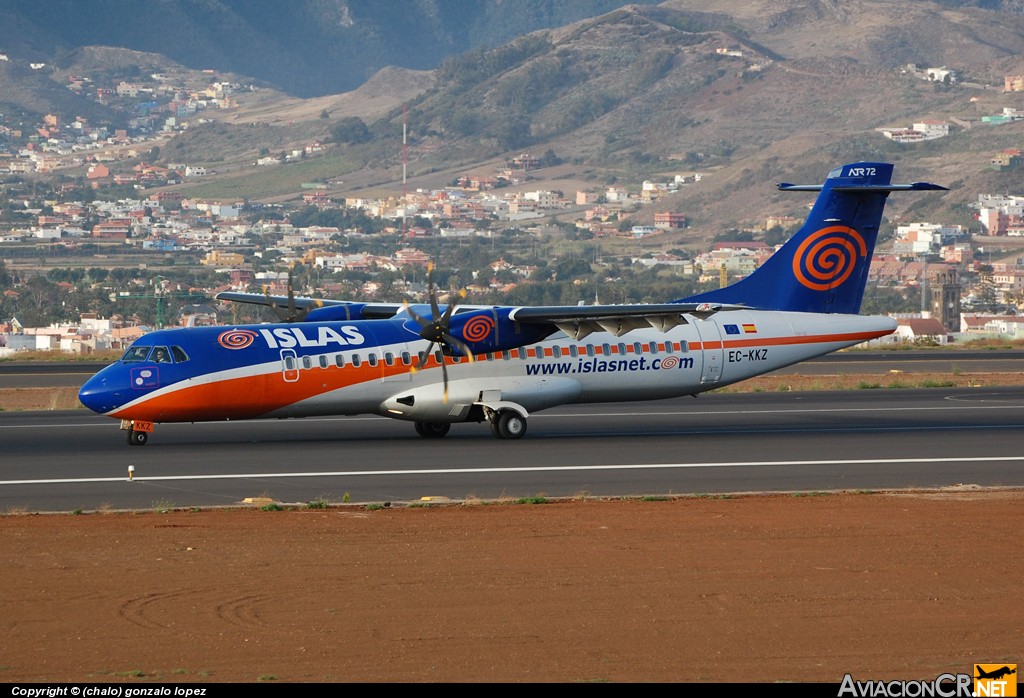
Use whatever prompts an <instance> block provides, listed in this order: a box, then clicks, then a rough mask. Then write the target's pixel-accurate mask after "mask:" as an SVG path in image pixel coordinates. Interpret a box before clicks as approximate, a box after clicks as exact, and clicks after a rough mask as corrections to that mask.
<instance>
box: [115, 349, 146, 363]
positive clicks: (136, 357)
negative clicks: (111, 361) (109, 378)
mask: <svg viewBox="0 0 1024 698" xmlns="http://www.w3.org/2000/svg"><path fill="white" fill-rule="evenodd" d="M149 350H150V347H136V346H132V347H128V351H126V352H125V353H124V356H122V357H121V361H145V360H146V357H147V356H149Z"/></svg>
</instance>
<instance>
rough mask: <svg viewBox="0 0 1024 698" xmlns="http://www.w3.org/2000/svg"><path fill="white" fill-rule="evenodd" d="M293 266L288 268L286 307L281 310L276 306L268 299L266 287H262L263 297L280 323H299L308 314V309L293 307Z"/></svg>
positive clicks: (272, 300)
mask: <svg viewBox="0 0 1024 698" xmlns="http://www.w3.org/2000/svg"><path fill="white" fill-rule="evenodd" d="M294 269H295V266H294V265H292V266H290V267H288V307H286V308H283V307H281V306H280V305H278V304H277V302H276V301H275V300H274V299H273V298H271V297H270V293H269V292H268V291H267V287H266V286H264V287H263V295H264V296H266V298H267V302H268V303H269V304H270V307H271V308H273V309H274V312H275V313H277V317H279V318H280V319H281V322H301V321H302V320H304V319H306V313H308V312H309V309H308V308H298V307H296V306H295V285H294V283H293V282H292V274H293V272H294Z"/></svg>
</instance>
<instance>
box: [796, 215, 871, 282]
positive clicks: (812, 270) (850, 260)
mask: <svg viewBox="0 0 1024 698" xmlns="http://www.w3.org/2000/svg"><path fill="white" fill-rule="evenodd" d="M867 256H868V246H867V243H865V242H864V238H862V237H861V236H860V233H858V232H857V231H856V230H854V229H853V228H850V227H847V226H845V225H833V226H829V227H828V228H822V229H821V230H818V231H817V232H814V233H811V235H810V236H809V237H808V238H807V239H806V240H804V241H803V242H802V243H800V246H799V247H798V248H796V254H795V255H794V256H793V274H794V275H796V280H797V281H799V282H800V283H801V284H802V285H803V286H805V287H807V288H809V289H811V290H812V291H827V290H829V289H831V288H835V287H836V286H840V285H841V284H842V283H843V282H844V281H846V280H847V279H848V278H849V277H850V274H852V273H853V268H854V267H855V266H857V258H858V257H860V258H864V257H867Z"/></svg>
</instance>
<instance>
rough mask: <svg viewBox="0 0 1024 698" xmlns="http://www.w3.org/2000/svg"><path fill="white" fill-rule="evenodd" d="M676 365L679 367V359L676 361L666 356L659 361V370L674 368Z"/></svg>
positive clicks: (674, 358)
mask: <svg viewBox="0 0 1024 698" xmlns="http://www.w3.org/2000/svg"><path fill="white" fill-rule="evenodd" d="M678 365H679V359H677V358H676V357H674V356H666V357H665V358H664V359H662V360H661V366H660V367H659V368H664V369H668V368H675V367H676V366H678Z"/></svg>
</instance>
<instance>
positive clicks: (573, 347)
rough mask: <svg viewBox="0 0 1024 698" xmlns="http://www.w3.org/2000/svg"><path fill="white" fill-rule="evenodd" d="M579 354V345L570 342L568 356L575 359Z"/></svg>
mask: <svg viewBox="0 0 1024 698" xmlns="http://www.w3.org/2000/svg"><path fill="white" fill-rule="evenodd" d="M579 354H580V350H579V347H577V346H576V345H575V344H570V345H569V356H571V357H572V358H574V359H575V358H576V357H577V356H579Z"/></svg>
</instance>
